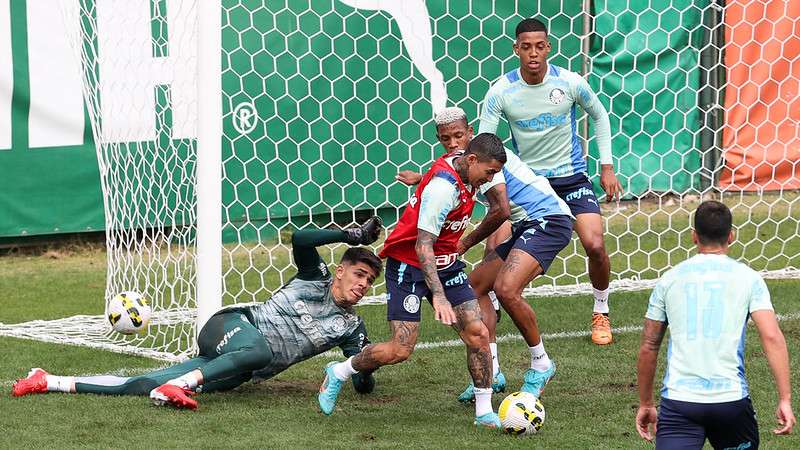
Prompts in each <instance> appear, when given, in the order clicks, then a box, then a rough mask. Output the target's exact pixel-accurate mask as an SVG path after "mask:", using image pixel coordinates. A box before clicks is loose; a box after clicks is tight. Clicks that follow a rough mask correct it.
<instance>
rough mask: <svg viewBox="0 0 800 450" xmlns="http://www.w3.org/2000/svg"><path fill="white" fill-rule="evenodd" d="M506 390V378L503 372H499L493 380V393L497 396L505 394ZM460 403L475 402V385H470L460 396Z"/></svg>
mask: <svg viewBox="0 0 800 450" xmlns="http://www.w3.org/2000/svg"><path fill="white" fill-rule="evenodd" d="M505 390H506V376H505V375H503V372H499V373H498V374H497V376H496V377H494V379H492V391H494V393H495V394H497V393H498V392H504V391H505ZM458 401H460V402H461V403H471V402H474V401H475V385H474V384H472V383H470V384H469V386H467V388H466V389H464V392H462V393H461V395H459V396H458Z"/></svg>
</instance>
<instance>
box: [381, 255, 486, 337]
mask: <svg viewBox="0 0 800 450" xmlns="http://www.w3.org/2000/svg"><path fill="white" fill-rule="evenodd" d="M464 267H466V265H465V264H464V263H463V262H462V261H461V260H456V261H455V262H454V263H453V264H450V265H449V266H448V267H446V268H444V269H441V270H439V280H440V281H441V282H442V287H444V295H445V296H446V297H447V301H449V302H450V304H451V305H452V306H458V305H460V304H462V303H464V302H468V301H470V300H475V299H477V298H478V297H477V296H476V295H475V291H474V290H473V289H472V286H470V284H469V280H468V277H467V274H466V273H465V272H464ZM386 290H387V291H388V298H387V300H386V304H387V306H388V308H387V309H386V319H387V320H402V321H404V322H419V317H420V312H419V310H420V299H421V298H422V297H426V298H427V299H428V302H431V301H433V298H432V296H431V290H430V289H429V288H428V285H427V284H426V283H425V275H424V274H423V273H422V270H420V269H418V268H416V267H414V266H412V265H409V264H406V263H404V262H400V261H398V260H396V259H394V258H388V259H387V260H386Z"/></svg>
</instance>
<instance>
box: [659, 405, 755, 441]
mask: <svg viewBox="0 0 800 450" xmlns="http://www.w3.org/2000/svg"><path fill="white" fill-rule="evenodd" d="M706 438H708V441H709V442H710V443H711V446H712V447H714V448H715V449H724V448H735V449H747V450H755V449H757V448H758V443H759V441H758V424H757V423H756V413H755V411H753V404H752V403H751V402H750V397H745V398H743V399H741V400H737V401H735V402H726V403H693V402H682V401H678V400H670V399H668V398H662V399H661V406H660V407H659V411H658V428H657V430H656V449H657V450H671V449H681V450H684V449H701V448H703V443H704V442H705V440H706Z"/></svg>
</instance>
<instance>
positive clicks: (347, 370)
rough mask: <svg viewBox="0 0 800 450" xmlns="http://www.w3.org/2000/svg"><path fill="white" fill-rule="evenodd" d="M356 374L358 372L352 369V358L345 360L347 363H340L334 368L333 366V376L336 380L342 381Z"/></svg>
mask: <svg viewBox="0 0 800 450" xmlns="http://www.w3.org/2000/svg"><path fill="white" fill-rule="evenodd" d="M357 373H358V371H357V370H356V369H353V357H352V356H351V357H349V358H347V361H344V362H340V363H339V364H336V365H335V366H333V374H334V375H335V376H336V378H338V379H340V380H342V381H344V380H346V379H348V378H350V377H352V376H353V375H355V374H357Z"/></svg>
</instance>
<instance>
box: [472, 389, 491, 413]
mask: <svg viewBox="0 0 800 450" xmlns="http://www.w3.org/2000/svg"><path fill="white" fill-rule="evenodd" d="M493 411H494V410H493V409H492V388H490V387H489V388H479V387H476V388H475V417H480V416H482V415H484V414H489V413H490V412H493Z"/></svg>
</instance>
